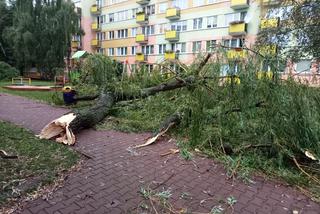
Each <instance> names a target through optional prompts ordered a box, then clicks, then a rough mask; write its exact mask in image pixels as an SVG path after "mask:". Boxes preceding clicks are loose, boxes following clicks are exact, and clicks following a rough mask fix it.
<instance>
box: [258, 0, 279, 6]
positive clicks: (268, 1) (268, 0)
mask: <svg viewBox="0 0 320 214" xmlns="http://www.w3.org/2000/svg"><path fill="white" fill-rule="evenodd" d="M279 3H280V1H279V0H262V5H264V6H272V5H277V4H279Z"/></svg>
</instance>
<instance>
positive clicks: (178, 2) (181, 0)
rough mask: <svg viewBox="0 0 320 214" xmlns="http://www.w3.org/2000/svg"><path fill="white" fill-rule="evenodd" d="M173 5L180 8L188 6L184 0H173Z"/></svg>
mask: <svg viewBox="0 0 320 214" xmlns="http://www.w3.org/2000/svg"><path fill="white" fill-rule="evenodd" d="M173 6H174V7H178V8H180V9H186V8H187V7H188V1H186V0H174V1H173Z"/></svg>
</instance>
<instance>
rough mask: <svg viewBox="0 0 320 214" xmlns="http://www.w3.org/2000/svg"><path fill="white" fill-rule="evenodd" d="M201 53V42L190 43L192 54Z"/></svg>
mask: <svg viewBox="0 0 320 214" xmlns="http://www.w3.org/2000/svg"><path fill="white" fill-rule="evenodd" d="M200 51H201V41H196V42H192V52H194V53H195V52H200Z"/></svg>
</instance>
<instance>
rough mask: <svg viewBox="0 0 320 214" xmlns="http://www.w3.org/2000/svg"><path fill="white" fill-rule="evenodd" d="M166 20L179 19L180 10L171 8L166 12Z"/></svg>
mask: <svg viewBox="0 0 320 214" xmlns="http://www.w3.org/2000/svg"><path fill="white" fill-rule="evenodd" d="M166 18H167V19H170V20H176V19H180V9H179V8H176V7H173V8H168V9H167V10H166Z"/></svg>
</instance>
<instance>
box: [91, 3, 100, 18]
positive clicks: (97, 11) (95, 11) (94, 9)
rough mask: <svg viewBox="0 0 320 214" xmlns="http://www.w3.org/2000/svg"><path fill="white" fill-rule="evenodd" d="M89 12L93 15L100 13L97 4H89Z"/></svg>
mask: <svg viewBox="0 0 320 214" xmlns="http://www.w3.org/2000/svg"><path fill="white" fill-rule="evenodd" d="M90 12H91V14H94V15H99V14H100V13H101V11H100V8H99V6H98V5H96V4H94V5H92V6H91V8H90Z"/></svg>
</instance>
